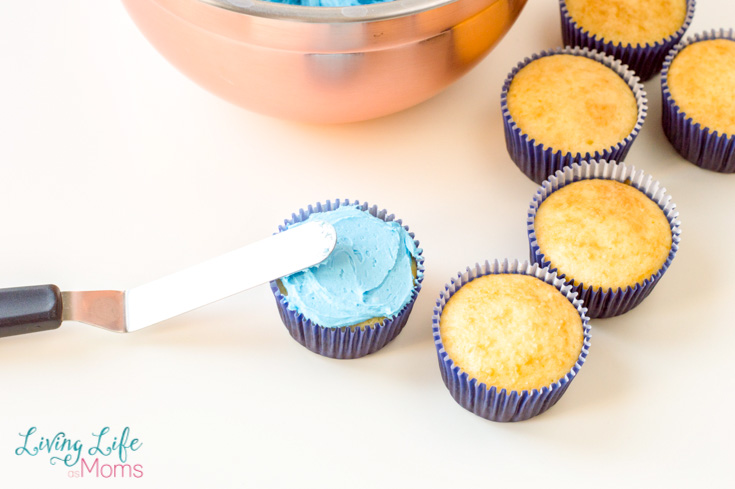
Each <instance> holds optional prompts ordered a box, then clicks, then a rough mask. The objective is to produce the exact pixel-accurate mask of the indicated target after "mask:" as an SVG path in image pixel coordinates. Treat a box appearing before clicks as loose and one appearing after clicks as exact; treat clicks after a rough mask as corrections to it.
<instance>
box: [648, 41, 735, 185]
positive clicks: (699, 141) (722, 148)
mask: <svg viewBox="0 0 735 489" xmlns="http://www.w3.org/2000/svg"><path fill="white" fill-rule="evenodd" d="M710 39H729V40H731V41H735V34H734V33H733V29H728V30H725V29H720V30H714V29H713V30H711V31H709V32H704V33H702V34H695V35H694V36H692V37H689V38H688V39H687V40H686V42H683V43H681V44H677V45H676V46H675V47H674V48H673V49H672V50H671V52H669V54H668V56H666V61H665V62H664V68H663V71H662V72H661V93H662V95H661V99H662V100H663V110H662V124H663V128H664V133H665V134H666V137H667V138H668V139H669V141H670V142H671V145H672V146H673V147H674V149H676V151H677V152H678V153H679V154H680V155H682V156H683V157H684V158H686V159H687V160H688V161H690V162H692V163H694V164H695V165H697V166H699V167H701V168H704V169H705V170H711V171H716V172H720V173H735V135H729V136H728V135H727V134H722V133H719V132H717V131H713V130H711V129H710V128H708V127H704V126H702V125H701V124H700V123H699V122H694V121H693V120H692V118H691V117H689V116H687V115H686V113H684V112H683V111H682V110H681V109H680V108H679V106H678V105H677V104H676V101H675V100H674V98H673V97H672V96H671V91H670V89H669V80H668V76H669V68H670V67H671V62H672V61H673V60H674V58H675V57H676V56H677V55H678V54H679V53H680V52H681V50H682V49H684V48H685V47H687V46H689V45H690V44H693V43H695V42H699V41H706V40H710Z"/></svg>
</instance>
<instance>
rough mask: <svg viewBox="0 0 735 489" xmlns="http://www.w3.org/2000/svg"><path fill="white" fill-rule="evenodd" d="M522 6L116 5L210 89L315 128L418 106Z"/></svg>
mask: <svg viewBox="0 0 735 489" xmlns="http://www.w3.org/2000/svg"><path fill="white" fill-rule="evenodd" d="M525 3H526V0H275V1H265V0H123V4H124V5H125V7H126V9H127V11H128V13H129V14H130V16H131V18H132V19H133V21H134V22H135V24H136V25H137V26H138V28H139V29H140V31H141V32H142V33H143V34H144V35H145V37H146V38H147V39H148V40H149V41H150V42H151V44H152V45H153V46H154V47H155V48H156V49H157V50H158V51H159V52H160V53H161V54H162V55H163V56H164V57H165V58H166V59H167V60H168V61H169V62H171V63H172V64H173V65H174V66H175V67H176V68H178V69H179V70H180V71H181V72H183V73H184V74H185V75H186V76H188V77H189V78H191V79H192V80H193V81H195V82H196V83H198V84H199V85H201V86H202V87H204V88H205V89H207V90H209V91H210V92H212V93H214V94H216V95H218V96H220V97H222V98H224V99H226V100H228V101H230V102H232V103H234V104H237V105H239V106H241V107H244V108H246V109H249V110H252V111H256V112H260V113H263V114H267V115H270V116H274V117H279V118H284V119H290V120H297V121H303V122H313V123H343V122H354V121H361V120H366V119H372V118H375V117H380V116H384V115H387V114H391V113H394V112H397V111H400V110H403V109H406V108H408V107H411V106H413V105H416V104H418V103H420V102H422V101H424V100H426V99H428V98H430V97H432V96H434V95H436V94H437V93H439V92H440V91H441V90H443V89H444V88H446V87H447V86H448V85H449V84H451V83H452V82H454V81H455V80H457V79H458V78H459V77H461V76H462V75H463V74H465V73H466V72H467V71H469V70H470V69H471V68H472V67H473V66H475V65H476V64H477V63H478V62H479V61H480V60H481V59H483V58H484V57H485V55H487V53H488V52H489V51H490V50H491V49H492V47H493V46H495V45H496V43H497V42H499V41H500V39H501V38H502V37H503V36H504V35H505V33H506V32H507V31H508V29H509V28H510V27H511V26H512V25H513V23H514V22H515V20H516V18H517V17H518V15H519V14H520V12H521V10H522V8H523V6H524V5H525Z"/></svg>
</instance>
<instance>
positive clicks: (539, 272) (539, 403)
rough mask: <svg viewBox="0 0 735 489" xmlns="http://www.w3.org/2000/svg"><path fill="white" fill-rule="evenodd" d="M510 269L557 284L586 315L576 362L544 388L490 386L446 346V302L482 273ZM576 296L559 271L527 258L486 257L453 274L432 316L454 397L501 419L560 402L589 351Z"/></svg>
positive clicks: (532, 412)
mask: <svg viewBox="0 0 735 489" xmlns="http://www.w3.org/2000/svg"><path fill="white" fill-rule="evenodd" d="M506 273H514V274H522V275H531V276H533V277H536V278H538V279H541V280H543V281H544V282H546V283H547V284H550V285H553V286H554V287H556V288H557V289H558V290H559V291H560V292H561V293H562V294H563V295H564V296H565V297H566V298H567V299H568V300H569V302H571V303H572V305H574V307H576V308H577V311H578V312H579V315H580V317H581V318H582V327H583V333H584V341H583V344H582V351H581V352H580V353H579V357H577V361H576V363H575V364H574V366H573V367H572V368H571V370H570V371H569V372H568V373H567V374H566V375H564V377H562V378H561V379H559V380H557V381H556V382H554V383H552V384H551V385H548V386H545V387H542V388H541V389H533V390H530V391H529V390H524V391H521V392H518V391H515V390H511V391H508V390H506V389H501V390H498V388H497V387H495V386H490V387H488V386H487V385H486V384H485V383H483V382H479V381H478V380H477V379H475V378H471V377H470V376H469V374H468V373H467V372H464V371H463V370H462V368H461V367H459V366H458V365H457V364H455V363H454V360H452V359H451V358H450V357H449V354H448V353H447V352H446V350H445V349H444V343H443V342H442V338H441V332H440V321H441V315H442V312H443V311H444V306H446V304H447V302H448V301H449V299H450V298H451V297H452V296H453V295H454V294H455V293H456V292H457V291H458V290H459V289H460V288H462V286H464V285H466V284H468V283H469V282H471V281H473V280H474V279H476V278H478V277H482V276H485V275H491V274H506ZM576 296H577V293H576V292H574V291H573V290H572V287H571V286H570V285H568V284H566V283H565V282H564V280H562V279H560V278H558V277H557V276H556V274H555V273H553V272H551V271H549V269H548V268H542V267H540V266H538V265H536V264H529V263H528V262H525V261H524V262H518V260H513V261H510V262H509V261H508V260H504V261H502V262H499V261H498V260H495V261H493V262H489V261H486V262H485V263H484V264H483V265H480V264H479V263H478V264H476V265H475V267H474V268H469V267H468V268H467V270H466V271H465V272H464V273H459V274H458V276H457V277H456V278H453V279H452V281H451V282H450V283H448V284H447V285H446V286H445V287H444V290H443V291H442V292H441V293H440V294H439V298H438V299H437V301H436V306H435V307H434V315H433V317H432V330H433V332H434V345H435V346H436V353H437V356H438V358H439V369H440V371H441V375H442V380H443V381H444V384H445V385H446V386H447V389H449V392H450V394H451V395H452V397H453V398H454V400H455V401H457V403H458V404H459V405H460V406H462V407H463V408H465V409H467V410H468V411H471V412H473V413H475V414H476V415H478V416H481V417H483V418H486V419H489V420H491V421H500V422H508V421H523V420H526V419H529V418H532V417H534V416H537V415H539V414H541V413H543V412H544V411H546V410H547V409H549V408H550V407H551V406H553V405H554V404H556V402H557V401H558V400H559V399H560V398H561V396H562V395H563V394H564V392H566V390H567V388H568V387H569V384H570V383H571V382H572V380H574V377H575V376H576V375H577V373H578V372H579V369H580V368H582V365H583V364H584V361H585V359H586V358H587V355H588V353H589V347H590V325H589V318H588V317H587V316H586V315H585V308H584V307H583V305H582V301H580V300H579V299H577V298H576Z"/></svg>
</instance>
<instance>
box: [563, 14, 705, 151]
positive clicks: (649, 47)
mask: <svg viewBox="0 0 735 489" xmlns="http://www.w3.org/2000/svg"><path fill="white" fill-rule="evenodd" d="M695 4H696V2H695V1H694V0H687V13H686V17H685V19H684V23H683V24H682V26H681V27H680V28H679V29H678V30H677V31H676V32H675V33H674V34H672V35H670V36H667V37H665V38H664V39H661V40H660V41H656V42H654V43H652V44H649V43H647V44H645V45H641V44H638V43H636V45H635V46H633V45H632V44H631V43H625V44H624V43H622V42H612V41H605V40H603V39H601V38H599V37H598V36H597V35H596V34H592V33H590V32H589V31H586V30H585V29H583V28H582V27H581V26H580V25H579V24H577V23H576V22H575V21H574V19H572V17H571V15H570V14H569V9H568V7H567V4H566V0H559V9H560V11H561V35H562V39H563V41H564V45H565V46H579V47H586V48H589V49H594V50H596V51H600V52H603V53H606V54H608V55H610V56H612V57H614V58H616V59H619V60H620V61H622V62H623V64H626V65H628V67H629V68H630V69H631V70H633V71H634V72H635V73H636V75H638V76H639V77H640V79H641V80H642V81H646V80H650V79H651V78H653V77H654V76H655V75H656V74H657V73H658V72H659V71H661V67H662V65H663V63H664V58H666V55H667V54H668V52H669V50H670V49H671V48H672V47H674V46H675V45H676V43H678V42H679V41H680V40H681V38H682V37H683V36H684V33H685V32H686V30H687V29H688V28H689V25H690V24H691V23H692V18H693V17H694V7H695ZM611 159H612V158H611Z"/></svg>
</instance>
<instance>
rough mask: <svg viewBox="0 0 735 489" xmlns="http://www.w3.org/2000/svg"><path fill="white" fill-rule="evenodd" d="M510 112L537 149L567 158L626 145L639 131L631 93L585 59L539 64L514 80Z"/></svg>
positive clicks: (566, 57) (565, 57) (555, 58)
mask: <svg viewBox="0 0 735 489" xmlns="http://www.w3.org/2000/svg"><path fill="white" fill-rule="evenodd" d="M507 103H508V111H509V112H510V115H511V117H512V118H513V120H514V121H515V122H516V124H517V125H518V128H519V129H520V130H521V132H523V133H524V134H526V135H528V137H529V138H530V139H534V140H535V141H536V143H537V144H543V145H544V146H545V147H547V148H552V149H553V150H555V151H558V150H560V151H562V152H563V153H572V154H576V153H582V154H585V153H587V152H589V153H594V152H595V151H603V150H605V149H608V148H610V147H612V146H614V145H615V144H617V143H620V142H622V141H623V140H624V139H625V138H626V137H628V135H629V134H630V133H631V132H632V131H633V129H634V128H635V125H636V122H637V120H638V106H637V103H636V99H635V96H634V94H633V91H632V90H631V89H630V87H629V86H628V84H627V83H626V82H625V80H623V79H622V78H621V77H620V76H619V75H618V74H617V73H616V72H615V71H613V70H612V69H610V68H608V67H607V66H605V65H603V64H602V63H600V62H598V61H595V60H593V59H590V58H586V57H584V56H574V55H571V54H555V55H551V56H545V57H542V58H539V59H536V60H534V61H532V62H530V63H529V64H527V65H526V66H524V67H523V68H522V69H521V70H520V71H518V73H516V75H515V76H514V77H513V81H512V82H511V84H510V87H509V89H508V96H507Z"/></svg>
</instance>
